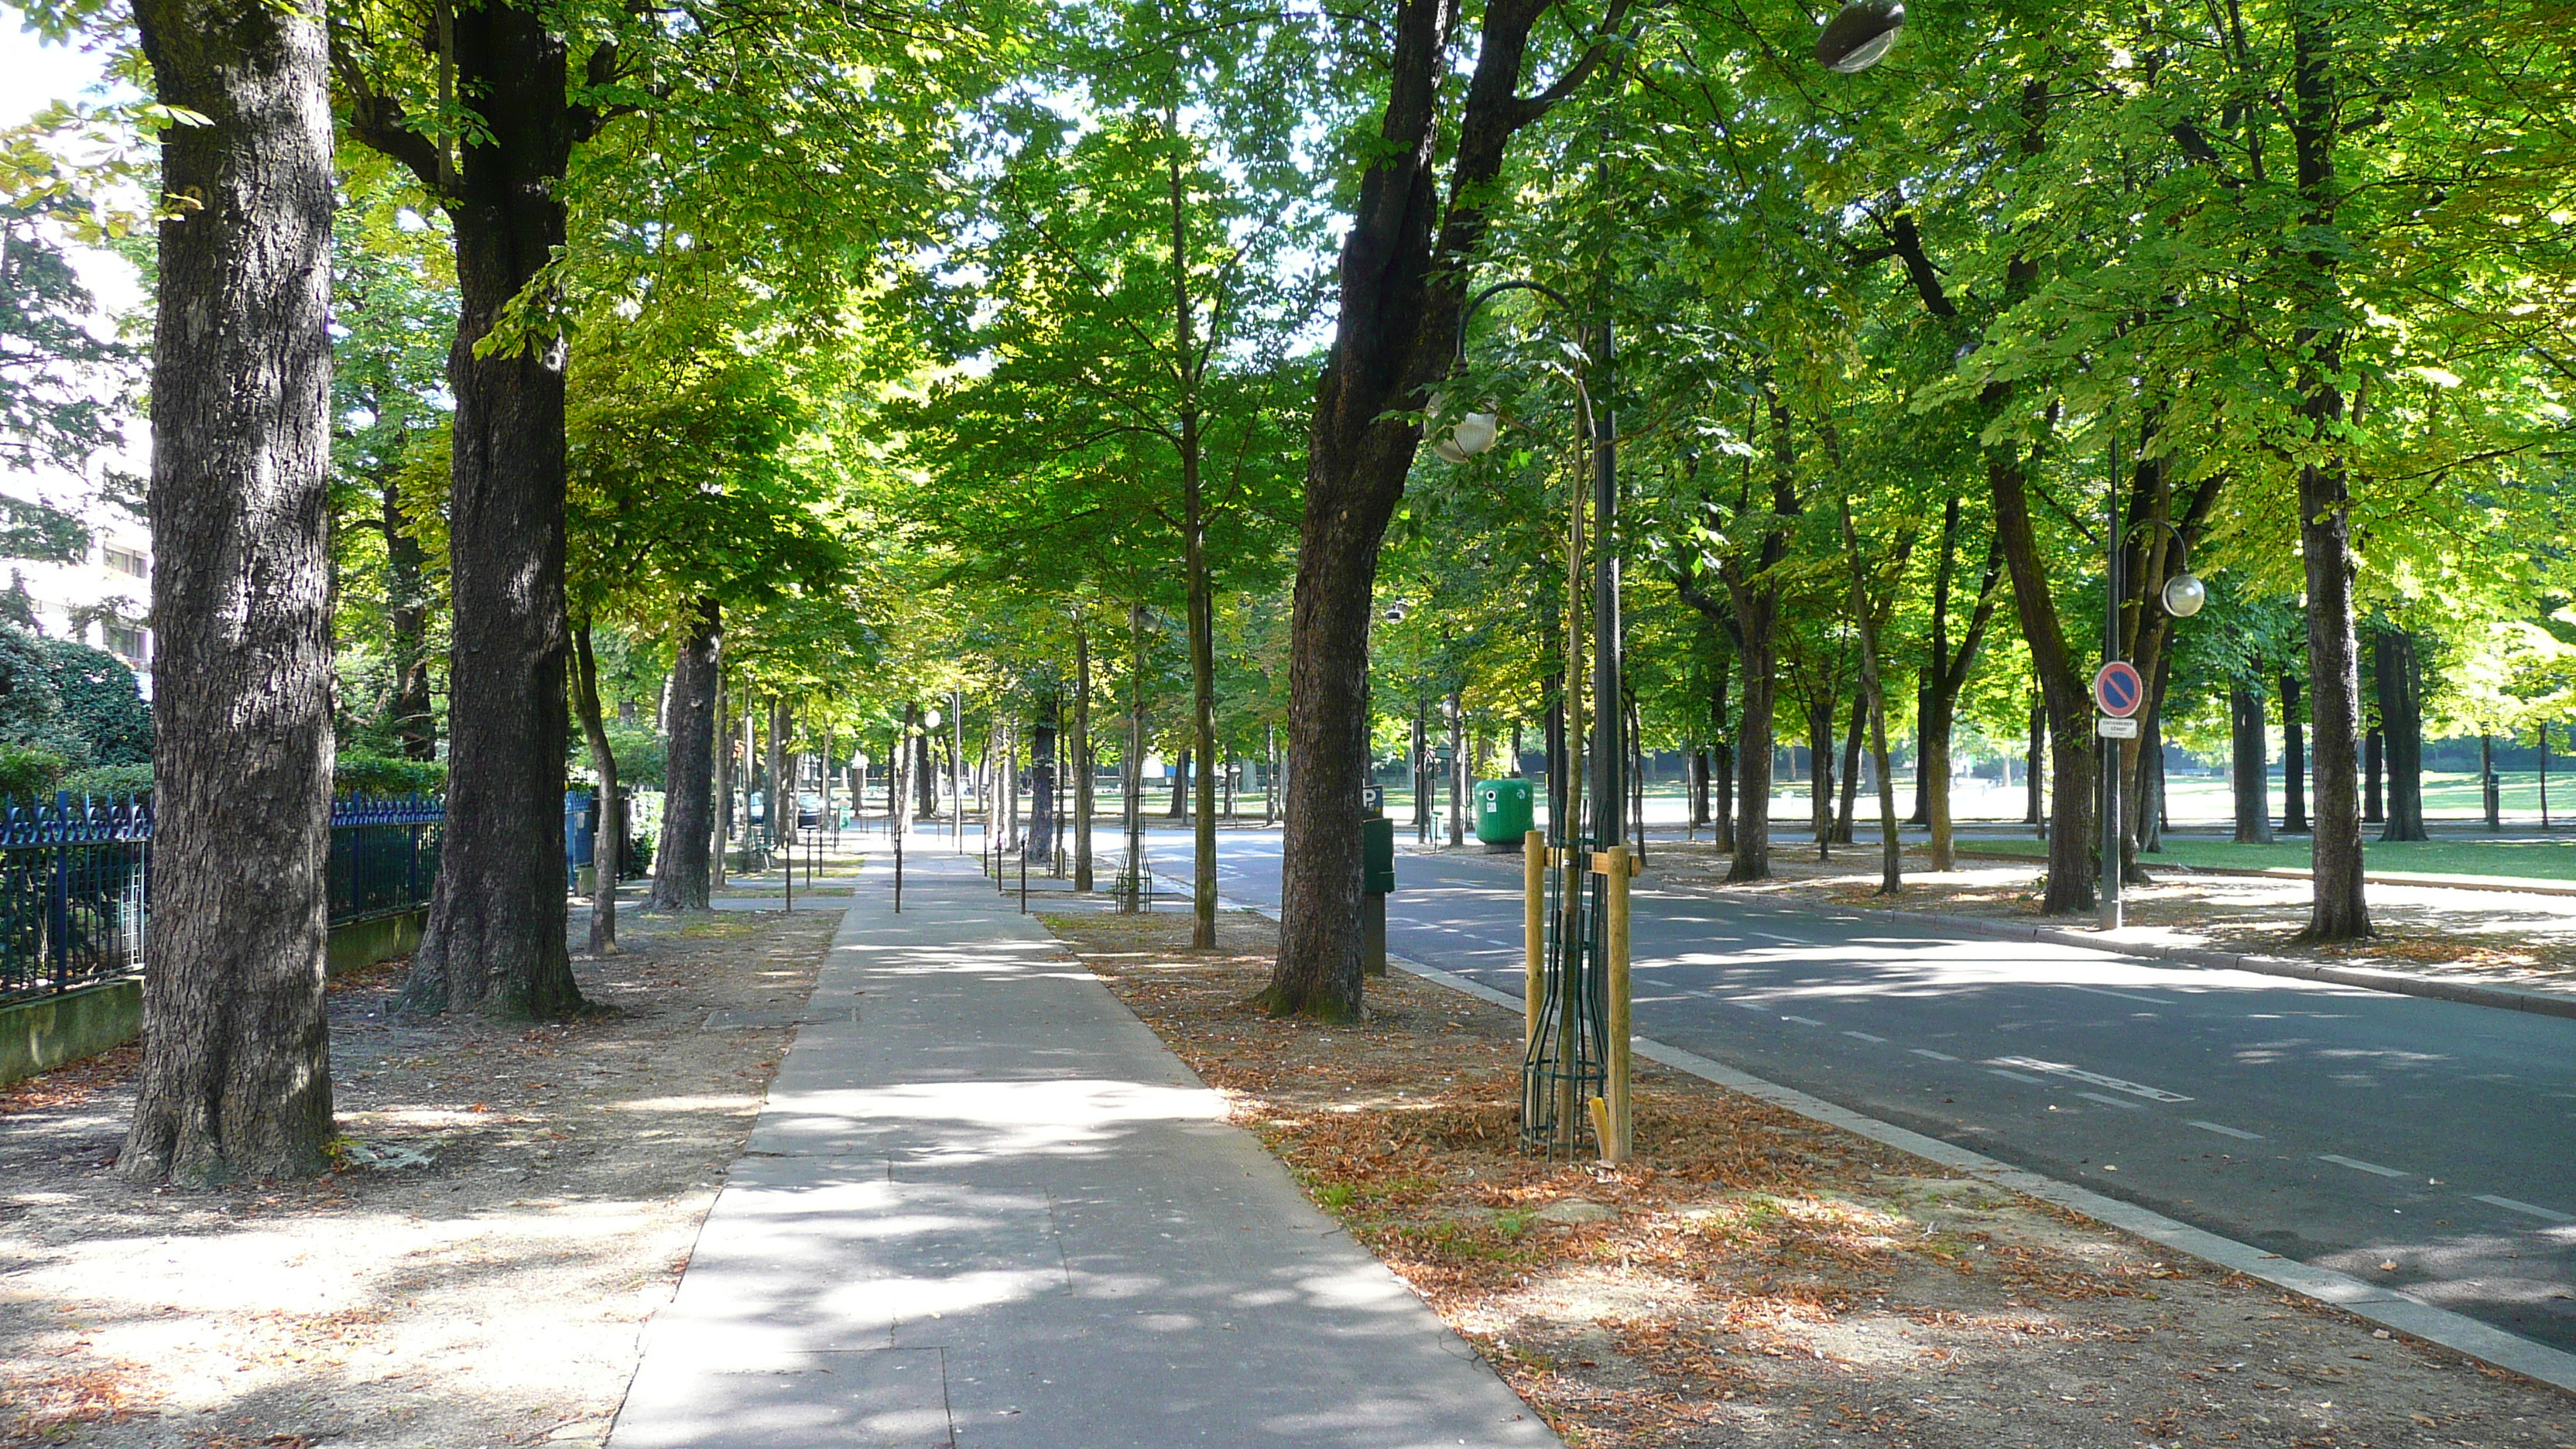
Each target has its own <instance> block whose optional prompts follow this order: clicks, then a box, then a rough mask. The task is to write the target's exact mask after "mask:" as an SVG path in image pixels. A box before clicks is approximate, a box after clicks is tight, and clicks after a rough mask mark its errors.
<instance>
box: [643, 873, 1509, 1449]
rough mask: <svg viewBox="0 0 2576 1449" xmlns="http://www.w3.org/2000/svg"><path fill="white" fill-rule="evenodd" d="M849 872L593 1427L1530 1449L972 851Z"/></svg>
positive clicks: (1220, 1109) (788, 1436)
mask: <svg viewBox="0 0 2576 1449" xmlns="http://www.w3.org/2000/svg"><path fill="white" fill-rule="evenodd" d="M886 894H887V893H886V892H885V891H884V890H882V889H875V888H871V887H870V886H869V885H868V884H866V883H864V882H863V883H862V884H861V886H860V889H859V892H858V894H857V896H856V898H855V899H854V900H853V901H852V902H851V906H850V910H849V913H848V914H847V915H846V916H845V917H844V918H843V920H842V924H841V929H840V932H839V934H838V935H837V936H836V937H835V938H834V940H833V943H832V949H831V953H830V955H829V956H828V957H827V958H826V959H825V961H824V963H823V967H822V972H821V975H820V979H819V980H818V981H817V983H816V985H815V989H814V996H813V999H812V1002H811V1004H810V1006H809V1007H808V1009H807V1011H806V1013H805V1014H804V1017H803V1019H802V1022H801V1024H800V1025H799V1027H798V1030H797V1035H796V1041H795V1045H794V1046H793V1048H792V1049H790V1051H789V1052H788V1054H787V1057H786V1060H785V1061H784V1062H783V1063H781V1065H780V1068H779V1073H778V1080H777V1082H776V1084H775V1085H773V1086H772V1087H771V1089H770V1093H769V1099H768V1102H767V1103H766V1105H765V1106H764V1107H763V1108H762V1110H761V1114H760V1118H759V1121H758V1123H757V1124H756V1125H755V1126H754V1128H753V1130H752V1135H751V1144H750V1150H749V1152H748V1153H747V1154H746V1155H745V1156H744V1158H743V1159H742V1161H741V1162H740V1163H739V1164H738V1165H737V1166H736V1167H735V1168H734V1170H733V1173H732V1174H731V1176H730V1177H729V1178H728V1179H727V1181H726V1183H725V1186H724V1189H723V1191H722V1192H721V1193H720V1194H719V1195H718V1197H717V1199H716V1203H715V1207H714V1210H713V1211H712V1212H710V1213H709V1214H708V1217H707V1222H706V1226H705V1228H704V1230H703V1231H702V1232H701V1233H700V1235H699V1238H698V1244H697V1248H696V1251H695V1253H694V1254H693V1256H692V1257H691V1259H690V1263H689V1267H688V1270H687V1272H686V1273H685V1274H683V1275H682V1277H681V1279H680V1287H679V1291H678V1293H677V1295H676V1296H675V1297H674V1298H673V1300H672V1302H671V1304H670V1306H668V1307H667V1308H665V1309H664V1310H663V1311H662V1312H661V1313H660V1314H659V1315H657V1316H656V1317H655V1319H654V1320H653V1322H652V1324H651V1325H650V1327H649V1328H648V1329H647V1331H646V1334H645V1344H644V1357H643V1362H642V1365H641V1366H640V1367H639V1368H638V1370H637V1372H636V1375H635V1381H634V1384H633V1386H632V1388H631V1389H630V1390H629V1391H628V1394H627V1399H626V1404H625V1407H624V1409H623V1410H622V1411H621V1412H620V1413H619V1415H618V1418H617V1423H616V1427H615V1429H614V1430H613V1432H612V1433H611V1435H610V1437H609V1444H610V1445H611V1446H612V1449H682V1446H686V1449H753V1446H758V1449H808V1446H813V1449H821V1446H825V1445H831V1446H869V1449H875V1446H902V1449H915V1446H921V1449H928V1446H951V1445H956V1446H970V1449H983V1446H1029V1449H1041V1446H1043V1449H1119V1446H1136V1449H1166V1446H1175V1445H1199V1444H1204V1445H1220V1446H1227V1449H1234V1446H1246V1449H1250V1446H1272V1445H1278V1446H1352V1449H1361V1446H1365V1449H1413V1446H1431V1445H1459V1444H1467V1445H1476V1446H1520V1445H1531V1446H1551V1445H1555V1444H1556V1443H1557V1440H1556V1438H1555V1436H1554V1435H1552V1434H1551V1433H1549V1432H1548V1430H1547V1428H1546V1426H1545V1425H1544V1424H1543V1423H1542V1422H1541V1421H1540V1420H1539V1419H1538V1417H1537V1416H1536V1415H1535V1414H1533V1413H1532V1412H1531V1411H1530V1410H1529V1409H1528V1407H1527V1406H1526V1405H1524V1404H1523V1403H1522V1402H1521V1401H1520V1399H1519V1398H1518V1397H1516V1396H1515V1395H1514V1394H1513V1393H1512V1391H1511V1390H1510V1388H1509V1387H1508V1386H1506V1385H1505V1384H1504V1383H1503V1382H1502V1380H1501V1379H1499V1378H1497V1377H1496V1376H1495V1375H1494V1373H1493V1372H1492V1371H1491V1370H1490V1369H1488V1368H1487V1367H1486V1366H1485V1365H1484V1364H1483V1362H1482V1361H1480V1360H1479V1359H1478V1358H1477V1357H1476V1356H1475V1353H1474V1352H1473V1351H1472V1350H1471V1349H1469V1348H1468V1347H1467V1345H1466V1344H1465V1343H1463V1342H1462V1341H1460V1340H1459V1339H1458V1338H1457V1337H1456V1336H1455V1335H1454V1334H1452V1333H1450V1332H1449V1331H1448V1330H1447V1329H1446V1328H1444V1327H1442V1326H1441V1324H1440V1321H1439V1320H1438V1319H1437V1318H1436V1317H1434V1316H1433V1314H1432V1313H1431V1311H1430V1309H1429V1308H1428V1307H1426V1306H1425V1305H1424V1304H1423V1303H1422V1302H1421V1300H1419V1299H1417V1298H1416V1297H1414V1296H1413V1294H1412V1293H1411V1292H1410V1291H1409V1290H1407V1289H1406V1288H1405V1287H1404V1285H1403V1284H1402V1283H1400V1282H1398V1281H1397V1280H1396V1278H1395V1277H1394V1275H1393V1274H1391V1273H1389V1272H1388V1271H1387V1270H1386V1268H1385V1267H1384V1265H1382V1264H1380V1263H1379V1262H1378V1261H1377V1260H1376V1259H1375V1258H1374V1257H1372V1256H1371V1255H1370V1254H1369V1253H1368V1252H1367V1251H1365V1250H1364V1249H1362V1248H1361V1247H1359V1246H1358V1245H1357V1244H1355V1243H1353V1242H1352V1241H1351V1240H1350V1238H1349V1237H1347V1236H1346V1235H1345V1234H1343V1233H1342V1232H1341V1230H1340V1229H1339V1228H1338V1227H1336V1226H1335V1225H1334V1224H1333V1222H1332V1221H1331V1220H1330V1219H1328V1218H1326V1217H1325V1216H1324V1215H1323V1214H1321V1213H1320V1212H1318V1211H1316V1209H1315V1208H1314V1207H1313V1206H1312V1205H1311V1204H1309V1203H1308V1202H1307V1201H1306V1200H1305V1198H1304V1197H1303V1196H1302V1195H1301V1194H1300V1193H1299V1192H1298V1191H1297V1189H1296V1187H1295V1185H1294V1184H1293V1183H1292V1182H1291V1181H1290V1179H1289V1177H1288V1175H1287V1173H1286V1172H1285V1170H1283V1169H1282V1168H1281V1167H1280V1166H1279V1164H1278V1163H1277V1162H1276V1161H1275V1160H1273V1159H1272V1158H1271V1156H1270V1155H1269V1154H1268V1153H1267V1152H1265V1151H1264V1150H1263V1149H1262V1147H1261V1145H1260V1144H1259V1143H1258V1142H1257V1141H1255V1140H1254V1139H1253V1138H1252V1137H1251V1136H1250V1135H1249V1134H1248V1133H1245V1132H1244V1131H1242V1130H1240V1129H1238V1128H1235V1127H1232V1126H1229V1125H1227V1124H1226V1122H1225V1120H1224V1117H1225V1106H1224V1103H1223V1100H1222V1099H1221V1098H1220V1097H1219V1096H1218V1095H1217V1094H1216V1093H1214V1092H1212V1091H1210V1090H1208V1089H1207V1088H1206V1087H1204V1086H1203V1085H1201V1084H1200V1082H1199V1080H1198V1079H1197V1078H1196V1077H1195V1076H1193V1075H1192V1074H1191V1072H1190V1071H1189V1069H1188V1068H1187V1067H1185V1066H1183V1065H1182V1064H1181V1062H1180V1061H1179V1059H1178V1058H1176V1057H1174V1056H1173V1055H1172V1054H1171V1053H1170V1052H1168V1051H1166V1050H1165V1049H1164V1048H1163V1045H1162V1043H1161V1042H1160V1041H1158V1040H1156V1038H1155V1037H1154V1035H1153V1033H1152V1032H1150V1031H1148V1030H1147V1029H1146V1028H1145V1027H1144V1026H1143V1024H1141V1023H1139V1022H1138V1021H1137V1020H1136V1018H1135V1017H1134V1016H1133V1015H1132V1014H1130V1013H1129V1012H1128V1010H1127V1009H1126V1008H1125V1007H1124V1006H1122V1005H1120V1004H1119V1002H1118V1000H1117V999H1116V998H1115V997H1113V996H1112V995H1110V993H1109V991H1108V989H1107V988H1106V987H1104V986H1103V985H1101V984H1100V982H1099V981H1098V980H1096V979H1095V978H1094V977H1093V976H1092V975H1091V973H1090V972H1089V971H1087V970H1085V969H1084V968H1083V967H1082V966H1081V965H1080V964H1079V963H1078V962H1076V961H1075V960H1074V959H1073V958H1072V957H1071V956H1069V955H1068V954H1067V953H1066V952H1065V951H1064V950H1063V949H1062V948H1061V947H1060V946H1058V945H1057V944H1056V942H1055V941H1054V939H1053V938H1052V937H1050V936H1048V935H1047V934H1046V932H1045V931H1044V930H1042V929H1041V928H1040V927H1039V926H1038V925H1037V923H1036V922H1035V921H1034V920H1033V919H1031V918H1029V917H1025V916H1021V915H1019V914H1017V912H1016V910H1015V907H1014V904H1013V903H1012V902H1006V901H1003V900H1001V899H999V898H997V897H996V896H995V895H994V894H992V887H991V885H990V884H989V883H987V882H986V881H985V880H984V878H983V877H982V876H981V875H979V874H977V872H976V870H975V867H974V865H973V863H972V862H971V861H959V860H953V859H951V860H940V859H938V858H936V857H933V858H931V859H927V860H923V861H920V862H917V863H914V864H911V865H910V866H908V868H907V870H906V872H905V882H904V909H903V914H901V915H900V916H898V915H895V914H893V913H892V911H891V910H890V908H889V907H890V902H889V901H888V900H887V899H886Z"/></svg>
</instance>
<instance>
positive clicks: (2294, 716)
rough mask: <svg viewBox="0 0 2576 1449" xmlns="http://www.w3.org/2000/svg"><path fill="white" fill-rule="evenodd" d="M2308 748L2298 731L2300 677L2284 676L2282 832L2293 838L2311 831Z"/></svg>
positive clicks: (2282, 707)
mask: <svg viewBox="0 0 2576 1449" xmlns="http://www.w3.org/2000/svg"><path fill="white" fill-rule="evenodd" d="M2307 753H2308V752H2307V745H2306V742H2305V740H2304V739H2303V738H2302V737H2301V733H2300V730H2299V676H2297V675H2296V674H2284V675H2282V676H2281V828H2282V829H2283V830H2285V831H2287V832H2289V833H2290V834H2292V835H2304V834H2306V833H2307V829H2308V794H2307V778H2308V758H2307Z"/></svg>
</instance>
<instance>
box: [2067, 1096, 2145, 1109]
mask: <svg viewBox="0 0 2576 1449" xmlns="http://www.w3.org/2000/svg"><path fill="white" fill-rule="evenodd" d="M2075 1095H2077V1096H2079V1097H2082V1098H2083V1099H2084V1100H2085V1101H2087V1102H2099V1103H2101V1104H2102V1105H2103V1106H2105V1107H2117V1108H2119V1109H2120V1110H2121V1111H2123V1112H2143V1111H2145V1110H2147V1109H2146V1108H2144V1107H2141V1106H2139V1105H2138V1104H2137V1103H2135V1102H2123V1101H2121V1100H2120V1099H2119V1098H2117V1097H2105V1096H2103V1095H2102V1094H2101V1093H2099V1092H2078V1093H2076V1094H2075Z"/></svg>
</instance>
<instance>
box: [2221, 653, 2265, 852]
mask: <svg viewBox="0 0 2576 1449" xmlns="http://www.w3.org/2000/svg"><path fill="white" fill-rule="evenodd" d="M2227 723H2228V763H2227V774H2228V779H2229V781H2230V783H2231V785H2232V787H2233V789H2234V791H2235V797H2236V843H2237V844H2239V845H2268V844H2270V843H2271V841H2272V801H2271V793H2272V791H2271V784H2270V779H2269V773H2268V772H2267V771H2266V770H2265V768H2264V763H2265V762H2264V759H2263V745H2264V740H2263V696H2262V694H2261V693H2260V692H2258V691H2257V690H2256V689H2255V688H2254V686H2252V685H2250V684H2248V683H2246V682H2244V681H2243V680H2237V681H2234V682H2232V683H2230V684H2229V685H2228V688H2227Z"/></svg>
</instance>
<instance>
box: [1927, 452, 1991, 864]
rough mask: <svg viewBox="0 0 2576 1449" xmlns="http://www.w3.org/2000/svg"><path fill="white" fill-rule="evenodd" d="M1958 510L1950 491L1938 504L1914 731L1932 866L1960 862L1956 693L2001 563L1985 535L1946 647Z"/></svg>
mask: <svg viewBox="0 0 2576 1449" xmlns="http://www.w3.org/2000/svg"><path fill="white" fill-rule="evenodd" d="M1959 515H1960V505H1959V500H1958V498H1957V497H1956V496H1953V497H1952V498H1951V499H1950V501H1949V504H1948V506H1946V507H1945V508H1943V509H1942V510H1941V559H1940V563H1939V565H1938V566H1937V567H1936V569H1935V570H1934V572H1933V575H1932V637H1931V639H1930V640H1929V641H1928V644H1927V652H1926V655H1925V658H1924V670H1923V681H1922V685H1921V687H1920V689H1919V691H1918V693H1919V695H1920V701H1919V703H1920V707H1921V711H1922V713H1921V714H1920V716H1919V717H1918V722H1917V724H1916V726H1915V731H1914V735H1915V748H1916V750H1917V751H1918V753H1919V754H1920V757H1921V758H1920V760H1919V762H1918V767H1917V769H1916V772H1915V775H1916V779H1917V780H1918V781H1919V782H1920V783H1919V784H1918V785H1917V787H1916V790H1915V799H1916V802H1917V803H1918V804H1919V805H1920V806H1922V810H1921V814H1922V816H1923V823H1924V824H1925V825H1927V826H1929V827H1930V828H1931V832H1932V845H1931V860H1930V862H1929V864H1930V866H1931V868H1932V869H1934V870H1936V871H1944V870H1952V869H1955V868H1956V867H1957V865H1958V845H1957V840H1956V836H1955V832H1954V831H1953V829H1952V824H1951V819H1950V739H1951V736H1952V735H1953V734H1954V733H1955V732H1956V731H1957V729H1958V722H1959V696H1960V694H1961V693H1963V692H1964V691H1965V690H1966V689H1967V687H1968V676H1969V675H1970V674H1971V673H1973V672H1974V671H1975V669H1976V666H1977V650H1978V648H1979V647H1980V646H1981V645H1983V644H1984V643H1985V638H1986V626H1987V625H1988V624H1989V623H1991V622H1992V621H1993V619H1994V616H1995V600H1996V598H1997V595H1998V590H1999V589H2000V587H2001V585H2002V582H2003V568H2004V560H2003V547H2002V544H2001V542H2000V540H1996V539H1989V540H1987V543H1986V564H1985V569H1984V571H1983V572H1982V573H1981V574H1979V576H1978V579H1977V602H1976V604H1975V606H1974V607H1973V608H1972V609H1971V610H1970V611H1969V615H1968V627H1967V629H1966V631H1965V632H1964V633H1962V634H1961V635H1960V637H1959V647H1958V649H1957V650H1956V651H1955V652H1954V651H1953V650H1952V649H1951V648H1950V582H1951V577H1952V575H1953V573H1954V572H1955V571H1956V568H1957V565H1958V556H1959Z"/></svg>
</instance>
